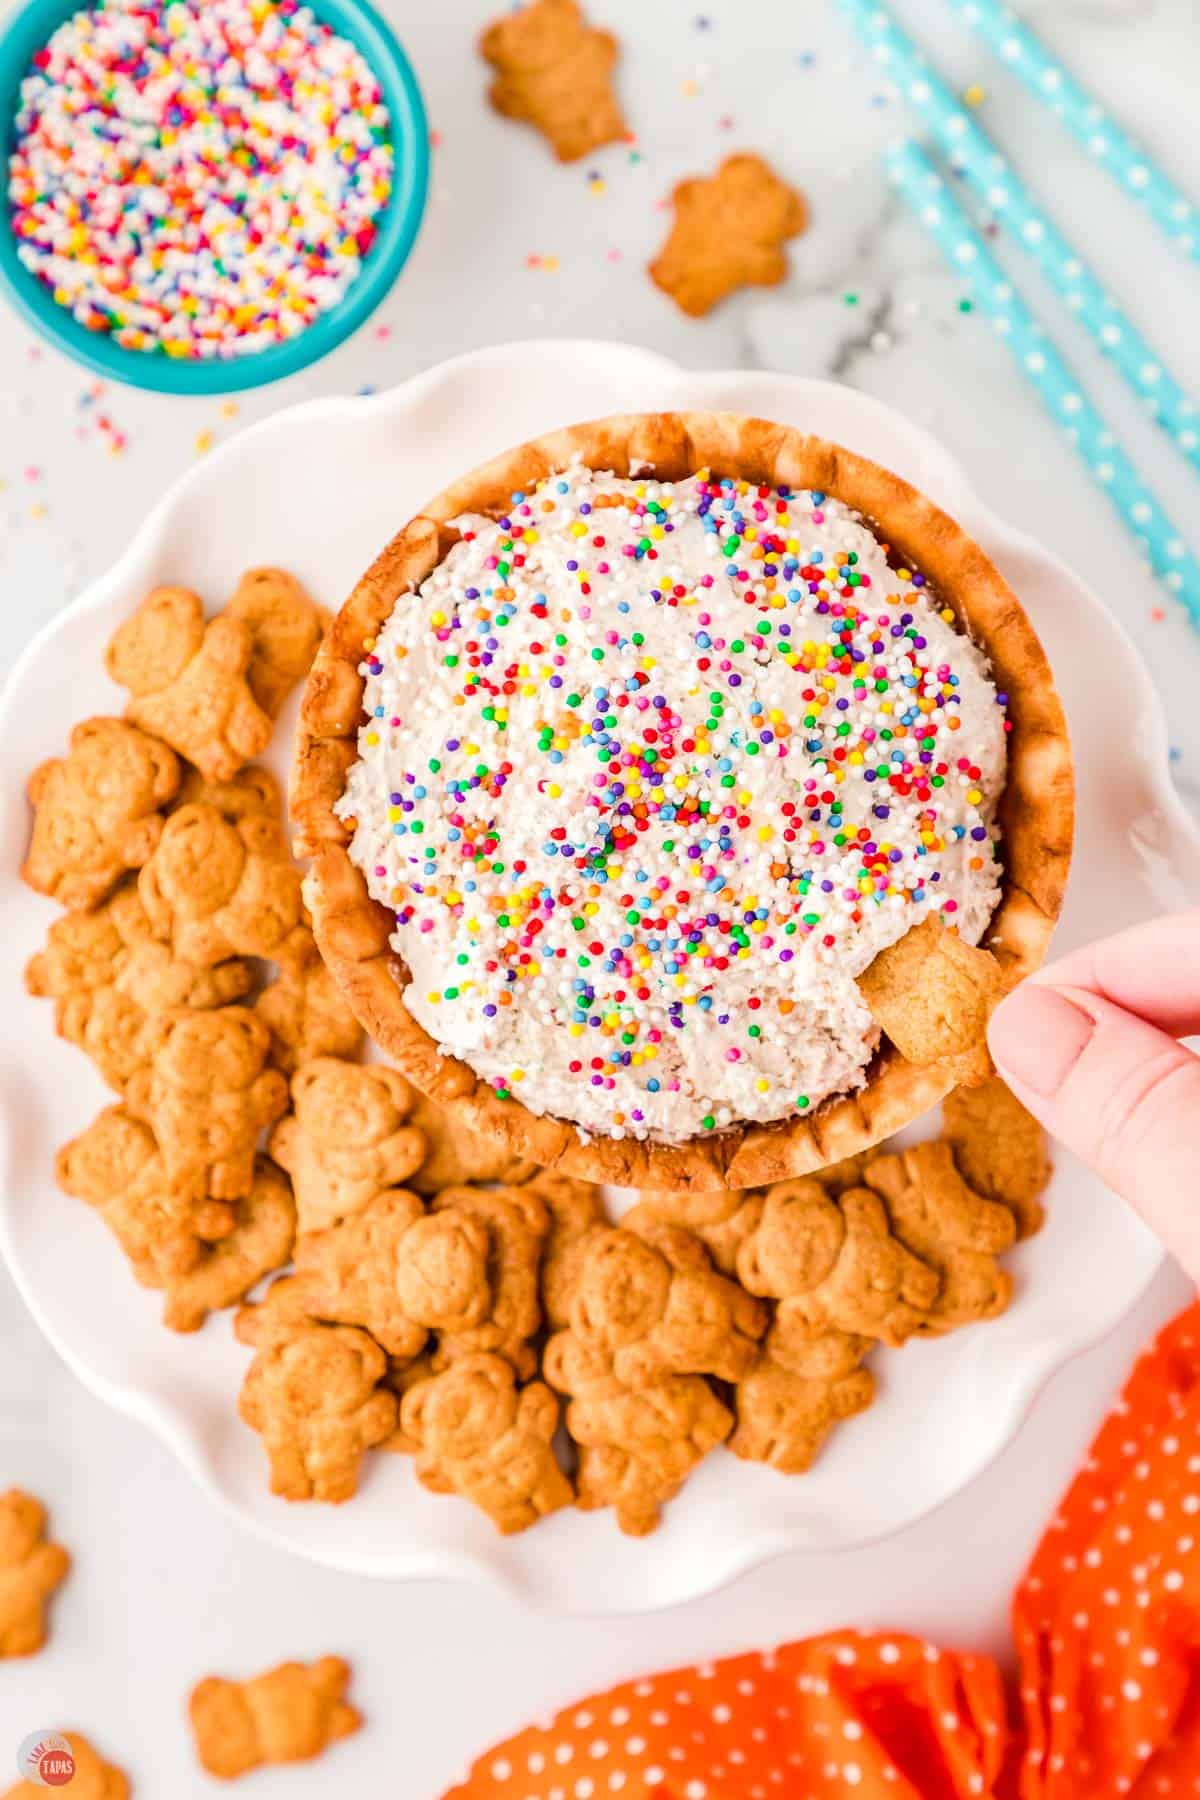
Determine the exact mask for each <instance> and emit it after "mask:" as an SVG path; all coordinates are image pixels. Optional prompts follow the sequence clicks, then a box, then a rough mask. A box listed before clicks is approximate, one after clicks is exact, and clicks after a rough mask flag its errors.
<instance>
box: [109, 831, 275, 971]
mask: <svg viewBox="0 0 1200 1800" xmlns="http://www.w3.org/2000/svg"><path fill="white" fill-rule="evenodd" d="M138 895H139V897H140V899H141V902H142V905H143V907H144V908H145V912H146V917H147V919H148V920H149V921H150V928H151V930H152V932H153V933H154V935H155V937H157V938H159V939H161V940H162V941H163V942H164V943H169V944H170V945H171V947H172V949H173V951H174V953H175V955H176V956H178V957H182V958H184V959H185V960H186V961H188V962H193V963H201V964H211V963H219V962H223V961H224V960H225V959H226V958H227V957H231V956H263V957H276V958H278V957H281V956H286V955H287V954H288V952H289V950H291V949H293V948H294V949H296V950H297V951H303V950H304V948H305V947H306V946H305V939H306V937H307V932H306V931H305V930H304V928H303V926H302V906H301V899H300V871H299V869H298V868H297V867H296V865H295V863H294V862H293V861H292V856H291V852H290V850H289V849H288V844H287V837H286V835H285V833H284V830H283V826H282V825H281V824H280V823H279V822H278V821H277V820H275V819H272V818H270V817H268V815H267V814H265V813H250V814H248V815H246V816H245V817H243V818H240V819H237V820H231V819H228V818H225V817H224V816H223V815H222V814H221V813H220V812H219V811H218V810H217V808H216V807H214V806H205V805H203V804H197V805H190V806H181V807H179V808H178V810H177V811H175V812H173V813H172V814H171V816H170V818H169V819H168V820H167V822H166V824H165V826H164V827H163V831H162V835H161V838H160V840H159V843H158V845H157V848H156V849H155V852H154V855H153V856H152V857H151V858H150V859H149V860H148V862H147V864H146V867H145V868H144V869H143V870H142V872H141V875H140V876H139V878H138Z"/></svg>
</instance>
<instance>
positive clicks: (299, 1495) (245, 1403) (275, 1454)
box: [235, 1277, 397, 1504]
mask: <svg viewBox="0 0 1200 1800" xmlns="http://www.w3.org/2000/svg"><path fill="white" fill-rule="evenodd" d="M279 1289H282V1290H283V1291H282V1293H281V1294H279V1296H278V1297H277V1298H273V1296H275V1295H276V1292H277V1290H279ZM307 1300H308V1296H307V1292H306V1289H305V1284H304V1279H303V1277H298V1278H295V1285H292V1282H291V1281H285V1282H277V1283H276V1284H275V1287H274V1288H272V1289H271V1290H270V1292H269V1293H268V1296H267V1299H266V1300H265V1301H264V1302H263V1303H262V1304H261V1305H260V1306H250V1307H243V1308H242V1309H241V1311H240V1312H239V1313H238V1315H237V1320H236V1326H235V1329H236V1331H237V1335H238V1337H239V1338H240V1339H241V1340H242V1341H243V1342H244V1343H253V1344H254V1345H255V1346H256V1349H255V1355H254V1360H253V1362H252V1363H251V1364H250V1367H249V1369H248V1370H247V1373H246V1379H245V1381H244V1382H243V1384H242V1391H241V1395H240V1396H239V1399H238V1413H239V1415H240V1417H241V1418H242V1420H243V1422H244V1423H245V1424H247V1425H249V1427H250V1429H251V1430H252V1431H256V1432H258V1434H259V1436H260V1437H261V1438H262V1440H263V1445H264V1447H265V1449H266V1452H267V1457H268V1459H269V1462H270V1468H271V1492H272V1493H273V1494H279V1495H280V1496H281V1497H282V1498H283V1499H285V1500H324V1501H329V1502H332V1503H334V1504H338V1503H340V1502H341V1501H343V1500H349V1499H350V1497H351V1495H352V1494H354V1493H355V1491H356V1490H357V1487H358V1476H359V1469H360V1466H361V1464H362V1459H363V1457H364V1455H365V1454H366V1452H367V1451H368V1450H370V1449H373V1448H374V1447H375V1446H376V1445H378V1444H382V1443H383V1442H384V1440H385V1439H386V1438H388V1437H389V1436H390V1435H391V1434H392V1432H394V1430H395V1428H396V1418H397V1402H396V1396H395V1395H394V1394H393V1393H391V1392H389V1391H388V1390H387V1389H385V1388H384V1387H382V1386H381V1385H380V1384H381V1383H382V1381H383V1379H384V1376H385V1375H386V1374H387V1367H388V1362H387V1356H386V1355H385V1353H384V1351H383V1350H382V1349H381V1348H380V1347H379V1345H378V1344H377V1343H376V1342H375V1340H374V1338H372V1337H369V1336H368V1335H367V1333H366V1332H365V1331H360V1330H358V1329H357V1327H355V1326H352V1325H325V1324H322V1323H320V1322H319V1321H317V1320H314V1319H313V1318H312V1317H311V1315H310V1314H309V1313H308V1312H307V1310H306V1308H307Z"/></svg>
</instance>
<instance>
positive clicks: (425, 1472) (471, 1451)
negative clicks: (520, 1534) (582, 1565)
mask: <svg viewBox="0 0 1200 1800" xmlns="http://www.w3.org/2000/svg"><path fill="white" fill-rule="evenodd" d="M557 1429H558V1401H557V1400H556V1399H555V1397H554V1395H553V1394H552V1393H551V1391H550V1389H549V1388H548V1387H547V1386H546V1384H545V1383H544V1382H541V1381H532V1382H530V1383H529V1384H528V1386H526V1387H523V1388H519V1387H518V1386H517V1378H516V1375H515V1374H514V1372H513V1368H512V1365H511V1363H508V1362H506V1361H505V1360H504V1358H503V1357H500V1356H493V1355H489V1354H487V1353H478V1354H469V1355H464V1356H461V1357H459V1358H458V1360H456V1361H455V1362H453V1363H452V1364H451V1365H450V1367H449V1368H448V1369H444V1370H442V1371H441V1372H440V1373H439V1374H435V1375H434V1376H433V1377H432V1378H431V1379H430V1380H428V1381H419V1382H417V1383H415V1384H414V1385H413V1386H412V1387H410V1388H409V1390H408V1392H407V1393H406V1394H405V1396H404V1400H403V1403H402V1406H401V1430H402V1432H403V1434H404V1437H405V1439H406V1440H407V1441H408V1442H409V1443H411V1445H412V1446H413V1451H414V1454H415V1457H416V1470H417V1475H418V1478H419V1479H420V1480H421V1481H422V1482H423V1483H424V1485H425V1486H426V1487H427V1488H429V1489H431V1490H432V1491H433V1492H434V1493H437V1494H460V1495H462V1496H463V1498H464V1499H467V1500H471V1501H473V1502H474V1504H475V1505H476V1506H478V1507H481V1508H482V1510H483V1511H484V1512H486V1513H487V1515H488V1517H489V1518H490V1519H491V1520H492V1521H493V1523H494V1524H495V1525H496V1527H497V1529H498V1530H499V1531H501V1532H503V1533H504V1534H505V1535H508V1534H511V1533H513V1532H517V1531H525V1530H527V1529H528V1527H529V1526H530V1525H535V1524H536V1523H537V1522H538V1520H539V1519H544V1518H545V1517H546V1516H547V1515H548V1514H549V1513H552V1512H557V1511H558V1510H559V1508H560V1507H563V1506H569V1505H570V1504H571V1500H572V1498H573V1495H572V1491H571V1484H570V1482H569V1481H568V1480H567V1478H566V1476H565V1475H564V1474H563V1472H562V1470H561V1468H560V1467H559V1465H558V1462H557V1461H556V1459H555V1455H554V1450H553V1448H552V1442H553V1438H554V1434H555V1431H556V1430H557Z"/></svg>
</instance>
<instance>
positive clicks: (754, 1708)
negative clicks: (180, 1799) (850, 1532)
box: [445, 1303, 1200, 1800]
mask: <svg viewBox="0 0 1200 1800" xmlns="http://www.w3.org/2000/svg"><path fill="white" fill-rule="evenodd" d="M1013 1630H1014V1635H1015V1638H1016V1648H1017V1656H1018V1665H1019V1671H1020V1673H1019V1693H1017V1694H1016V1695H1012V1696H1010V1695H1008V1694H1007V1693H1006V1691H1005V1686H1004V1682H1003V1680H1002V1678H1001V1675H1000V1671H999V1669H998V1668H997V1667H996V1665H995V1664H994V1663H993V1662H992V1661H991V1659H990V1658H988V1657H983V1656H972V1655H969V1654H966V1653H963V1652H958V1651H950V1650H939V1649H938V1648H937V1647H936V1645H933V1644H928V1643H924V1642H922V1641H921V1640H920V1639H917V1638H911V1637H905V1636H902V1635H898V1634H895V1633H893V1634H891V1635H888V1636H871V1635H868V1634H864V1633H858V1632H834V1633H829V1634H827V1635H825V1636H823V1637H819V1638H808V1639H805V1640H803V1641H801V1642H799V1643H794V1644H785V1645H783V1646H782V1647H781V1648H780V1649H778V1650H770V1651H764V1652H761V1653H758V1652H756V1653H753V1654H751V1655H746V1656H736V1657H731V1658H728V1659H726V1660H724V1661H721V1662H717V1663H702V1664H700V1665H698V1666H696V1667H694V1668H688V1669H674V1670H672V1671H670V1672H669V1673H667V1674H658V1675H648V1676H646V1677H644V1678H643V1679H641V1680H639V1681H631V1682H627V1683H626V1684H625V1685H624V1686H622V1687H618V1688H614V1689H613V1690H612V1691H611V1692H610V1693H607V1694H602V1695H599V1696H596V1697H594V1698H592V1699H589V1700H585V1701H582V1702H581V1703H579V1704H577V1705H575V1706H571V1707H568V1708H567V1709H566V1711H564V1712H562V1713H560V1714H559V1715H558V1717H557V1718H556V1719H555V1720H554V1721H553V1723H552V1724H550V1725H548V1726H546V1727H541V1726H537V1727H531V1728H530V1729H529V1730H527V1731H523V1732H521V1733H519V1734H518V1736H516V1737H514V1738H512V1739H510V1740H509V1742H508V1743H506V1744H501V1745H499V1746H497V1747H496V1748H495V1749H493V1750H490V1751H488V1753H487V1754H486V1755H485V1756H482V1757H481V1758H480V1759H479V1761H478V1762H477V1763H476V1764H475V1767H474V1768H473V1769H472V1771H471V1773H470V1775H469V1776H468V1777H467V1779H466V1781H465V1782H463V1783H461V1784H460V1785H459V1786H457V1787H455V1788H453V1789H451V1790H450V1792H449V1793H448V1794H447V1795H446V1796H445V1800H610V1796H619V1797H620V1800H825V1797H826V1796H828V1800H845V1797H846V1796H854V1797H855V1800H1109V1797H1110V1796H1118V1795H1130V1796H1132V1797H1133V1800H1171V1797H1172V1796H1180V1797H1182V1796H1185V1795H1187V1796H1191V1797H1192V1800H1194V1797H1195V1796H1196V1795H1200V1303H1198V1304H1197V1305H1194V1306H1192V1307H1190V1308H1189V1309H1188V1310H1187V1311H1186V1312H1185V1313H1184V1314H1183V1315H1182V1316H1181V1317H1180V1318H1178V1319H1177V1320H1176V1321H1175V1322H1174V1324H1172V1325H1170V1326H1168V1327H1167V1329H1166V1330H1165V1331H1164V1332H1163V1333H1162V1335H1161V1336H1160V1337H1159V1338H1158V1339H1157V1341H1156V1342H1155V1343H1154V1344H1153V1345H1152V1347H1151V1348H1150V1349H1149V1350H1148V1351H1146V1352H1145V1354H1144V1355H1143V1356H1142V1357H1141V1359H1140V1360H1139V1362H1138V1363H1137V1365H1136V1367H1135V1368H1134V1371H1133V1374H1132V1376H1131V1377H1130V1380H1129V1383H1128V1385H1127V1387H1126V1389H1125V1392H1124V1394H1123V1395H1122V1397H1121V1399H1120V1400H1119V1401H1118V1402H1117V1404H1116V1406H1115V1407H1114V1409H1113V1411H1112V1413H1111V1415H1110V1416H1109V1418H1108V1419H1107V1421H1106V1422H1105V1424H1104V1425H1103V1427H1102V1428H1101V1430H1100V1433H1099V1435H1098V1436H1097V1438H1096V1440H1095V1442H1094V1444H1093V1445H1092V1448H1091V1452H1090V1454H1089V1456H1088V1458H1087V1461H1086V1462H1085V1463H1084V1466H1083V1468H1082V1469H1081V1471H1080V1473H1079V1474H1078V1475H1077V1476H1076V1478H1075V1481H1074V1482H1073V1484H1072V1486H1071V1488H1070V1490H1069V1492H1068V1493H1067V1496H1066V1498H1065V1500H1064V1501H1063V1504H1062V1506H1061V1508H1060V1510H1059V1511H1058V1512H1057V1513H1056V1514H1055V1516H1054V1518H1053V1519H1052V1520H1051V1522H1050V1526H1049V1529H1048V1530H1047V1532H1046V1534H1045V1537H1044V1538H1043V1539H1042V1542H1041V1544H1040V1546H1039V1548H1038V1550H1037V1553H1036V1554H1035V1556H1034V1558H1033V1561H1032V1563H1031V1564H1030V1567H1029V1570H1028V1573H1027V1574H1026V1576H1025V1578H1024V1580H1023V1581H1022V1582H1021V1585H1020V1587H1019V1588H1018V1589H1017V1593H1016V1597H1015V1599H1014V1602H1013Z"/></svg>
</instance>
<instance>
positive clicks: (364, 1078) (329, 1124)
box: [258, 1021, 425, 1232]
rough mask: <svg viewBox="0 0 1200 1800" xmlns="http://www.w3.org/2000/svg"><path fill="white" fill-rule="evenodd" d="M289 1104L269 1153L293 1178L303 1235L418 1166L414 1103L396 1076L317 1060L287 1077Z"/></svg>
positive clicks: (376, 1067)
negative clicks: (290, 1098)
mask: <svg viewBox="0 0 1200 1800" xmlns="http://www.w3.org/2000/svg"><path fill="white" fill-rule="evenodd" d="M258 1023H259V1025H260V1029H261V1030H262V1031H263V1032H264V1033H265V1032H266V1026H265V1025H263V1024H262V1023H261V1021H259V1022H258ZM291 1097H292V1106H293V1108H294V1110H293V1112H291V1113H290V1114H289V1115H288V1117H287V1118H286V1119H283V1120H282V1121H281V1122H280V1124H279V1125H277V1126H276V1128H275V1130H274V1131H273V1132H272V1134H271V1140H270V1145H269V1148H270V1152H271V1155H272V1156H273V1157H274V1158H275V1160H276V1162H278V1163H280V1164H281V1165H282V1167H283V1168H285V1169H286V1170H287V1172H288V1174H289V1175H290V1176H291V1178H292V1185H293V1187H294V1188H295V1190H296V1211H297V1217H298V1220H299V1227H300V1230H301V1231H302V1232H309V1231H322V1230H324V1229H325V1228H326V1227H327V1226H329V1225H336V1224H337V1223H338V1221H339V1220H341V1219H347V1218H350V1217H352V1216H353V1215H354V1214H355V1213H358V1212H361V1211H362V1210H363V1208H364V1207H365V1206H366V1205H367V1204H368V1202H369V1201H371V1200H373V1199H374V1198H375V1195H376V1194H379V1193H382V1191H383V1190H384V1188H391V1187H401V1186H403V1184H404V1183H405V1181H407V1179H408V1177H409V1176H410V1175H412V1174H413V1173H414V1172H415V1170H416V1169H417V1168H418V1167H419V1166H420V1162H421V1158H422V1157H423V1155H424V1154H425V1138H424V1135H423V1134H422V1133H421V1132H420V1131H418V1130H417V1129H416V1127H415V1126H413V1125H411V1124H410V1123H409V1116H410V1114H411V1112H412V1108H413V1104H414V1100H415V1096H414V1093H413V1089H412V1087H411V1086H410V1085H409V1083H408V1082H407V1081H406V1080H405V1079H404V1077H403V1075H401V1074H399V1073H398V1072H397V1071H396V1070H395V1069H388V1068H384V1067H383V1065H382V1064H380V1063H363V1064H360V1063H347V1062H342V1061H341V1060H340V1059H339V1058H337V1057H335V1056H318V1057H315V1058H314V1059H313V1061H312V1062H308V1063H305V1064H303V1066H302V1067H301V1068H299V1069H297V1071H296V1073H295V1075H293V1077H292V1084H291ZM280 1110H282V1108H281V1109H280Z"/></svg>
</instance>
